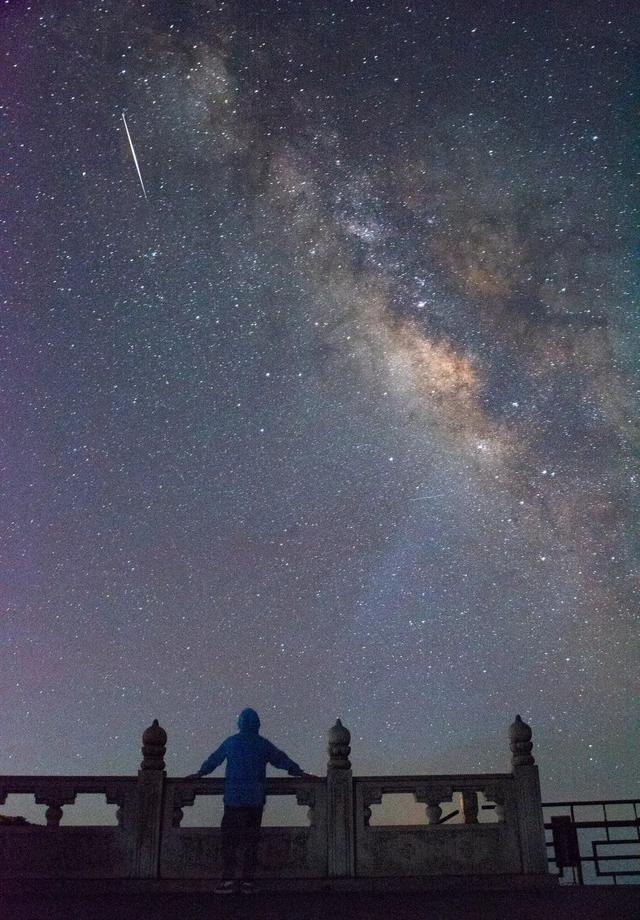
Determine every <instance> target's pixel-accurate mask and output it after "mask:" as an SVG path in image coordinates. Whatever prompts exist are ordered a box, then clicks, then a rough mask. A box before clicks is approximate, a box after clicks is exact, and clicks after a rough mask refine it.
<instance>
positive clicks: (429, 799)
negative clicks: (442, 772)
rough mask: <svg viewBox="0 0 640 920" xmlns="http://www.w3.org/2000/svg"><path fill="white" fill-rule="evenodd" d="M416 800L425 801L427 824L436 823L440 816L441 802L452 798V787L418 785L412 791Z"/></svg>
mask: <svg viewBox="0 0 640 920" xmlns="http://www.w3.org/2000/svg"><path fill="white" fill-rule="evenodd" d="M414 796H415V800H416V802H425V803H426V806H427V807H426V808H425V811H426V813H427V824H431V825H434V824H437V823H438V822H439V821H440V818H441V817H442V808H440V803H441V802H450V801H451V800H452V799H453V789H452V788H451V787H450V786H422V785H420V786H418V787H417V788H416V790H415V792H414Z"/></svg>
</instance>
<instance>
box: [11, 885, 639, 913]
mask: <svg viewBox="0 0 640 920" xmlns="http://www.w3.org/2000/svg"><path fill="white" fill-rule="evenodd" d="M22 886H23V890H22V892H20V891H19V890H16V889H15V888H13V889H12V891H11V892H9V893H8V892H7V891H6V889H5V891H4V894H3V895H0V917H2V920H71V918H72V920H245V918H246V920H327V918H331V920H638V918H640V886H626V887H624V886H619V887H614V886H594V887H585V888H553V889H550V890H549V889H547V890H537V891H536V890H533V891H531V890H529V891H526V890H520V891H490V890H487V891H480V890H474V891H469V890H467V891H464V890H460V891H452V890H450V891H444V890H442V889H441V890H432V891H413V892H411V891H405V892H401V891H399V890H395V891H394V890H379V891H375V892H374V891H371V890H368V891H367V890H360V891H357V890H351V891H341V892H336V891H326V892H321V891H316V892H309V891H307V892H301V891H288V892H285V891H273V890H264V891H262V892H261V893H259V894H255V895H250V896H242V895H230V896H220V895H218V896H216V895H214V894H212V893H211V892H199V893H193V892H192V893H177V892H163V893H158V892H154V893H151V892H148V893H130V894H118V893H116V892H114V891H107V890H104V891H103V892H98V891H94V893H93V894H91V893H89V891H87V890H85V891H84V893H82V894H73V893H68V894H66V895H64V894H63V893H62V892H61V891H60V890H58V891H57V892H52V893H48V894H47V893H45V892H44V891H43V890H42V889H41V890H40V891H39V892H38V893H37V894H35V893H34V891H33V888H32V886H31V885H30V883H29V880H27V879H25V880H23V882H22Z"/></svg>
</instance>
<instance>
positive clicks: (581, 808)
mask: <svg viewBox="0 0 640 920" xmlns="http://www.w3.org/2000/svg"><path fill="white" fill-rule="evenodd" d="M542 811H543V815H544V828H545V837H546V845H547V853H548V859H549V868H550V870H551V871H552V872H554V873H556V874H557V875H558V878H559V882H560V884H561V885H638V884H640V799H607V800H603V801H597V800H596V801H582V802H545V803H543V805H542Z"/></svg>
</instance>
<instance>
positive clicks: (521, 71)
mask: <svg viewBox="0 0 640 920" xmlns="http://www.w3.org/2000/svg"><path fill="white" fill-rule="evenodd" d="M631 6H632V5H631V4H625V3H622V2H620V3H616V2H598V3H596V2H591V0H581V2H580V3H578V2H567V0H554V2H548V3H543V2H529V3H527V2H516V3H513V2H506V0H503V2H501V0H488V2H486V3H482V4H478V3H471V2H462V0H460V2H455V0H453V2H446V3H445V2H441V0H415V2H402V0H375V2H373V0H372V2H369V3H367V2H364V0H351V2H349V0H333V2H316V0H272V2H270V3H258V2H251V0H235V2H234V0H230V2H223V0H218V2H216V0H184V2H176V0H156V2H154V0H147V2H137V0H136V2H133V0H103V2H96V0H82V2H80V0H57V2H56V3H55V4H52V3H49V4H45V3H36V2H32V3H27V2H17V0H16V2H13V0H5V3H4V4H3V9H2V12H1V14H0V15H1V17H2V27H1V29H0V49H1V55H2V60H3V74H4V76H3V93H2V106H1V109H0V116H1V118H0V124H1V125H2V149H1V150H0V172H1V174H2V179H3V192H2V203H1V205H0V207H1V211H2V215H1V217H2V225H1V250H2V272H1V276H0V286H1V291H0V298H1V301H2V307H1V311H0V333H1V335H0V384H1V411H2V427H1V441H2V446H1V468H2V474H1V485H0V488H1V490H2V494H1V498H0V519H1V526H0V533H1V537H0V539H1V545H2V579H1V587H0V597H1V599H2V618H1V621H0V638H1V642H2V667H1V669H0V685H1V689H2V701H3V706H2V711H1V714H0V726H1V730H0V736H1V737H2V745H1V747H0V772H3V773H10V774H13V773H18V774H20V773H47V774H49V773H82V774H87V773H89V774H90V773H97V774H105V773H125V774H131V773H135V771H136V770H137V767H138V764H139V760H140V753H139V748H140V735H141V733H142V730H143V729H144V728H145V727H146V726H147V725H149V724H150V722H151V720H152V719H153V718H155V717H157V718H159V719H160V722H161V724H162V725H163V726H164V727H165V728H166V729H167V731H168V733H169V747H168V753H167V767H168V770H169V772H170V774H172V775H182V774H186V773H189V772H192V771H193V770H195V769H197V768H198V767H199V765H200V763H201V762H202V760H203V759H204V757H205V756H206V755H207V754H208V753H209V752H210V751H211V750H212V749H213V748H214V747H215V746H216V745H217V743H218V741H219V740H220V739H221V738H222V737H224V736H225V735H227V734H229V733H230V732H231V731H232V730H233V727H234V723H235V717H236V714H237V712H238V711H239V710H240V709H241V708H243V707H244V706H247V705H252V706H254V707H255V708H256V709H258V711H259V712H260V714H261V716H262V723H263V731H264V733H265V734H266V735H267V736H268V737H270V738H271V739H272V740H273V741H274V742H276V743H277V744H278V745H279V746H280V747H283V748H284V749H285V750H286V751H287V753H289V754H290V755H291V756H292V757H293V758H294V759H296V760H298V761H299V762H300V763H301V764H302V765H303V767H304V768H305V769H307V770H312V771H314V772H324V765H325V763H326V753H325V744H326V742H325V733H326V730H327V729H328V728H329V726H330V725H331V724H332V723H333V722H334V721H335V718H336V717H337V716H340V717H341V718H342V720H343V721H344V723H345V724H346V725H347V726H348V727H349V728H350V729H351V732H352V760H353V764H354V770H355V771H356V772H357V773H361V774H368V773H369V774H370V773H385V772H388V773H411V772H421V773H431V772H433V773H437V772H448V771H465V770H468V771H474V770H505V769H508V765H509V750H508V743H507V740H506V731H507V728H508V725H509V724H510V722H511V721H512V720H513V717H514V716H515V714H516V713H517V712H519V713H520V714H521V715H522V717H523V718H524V719H525V721H527V722H529V723H530V724H531V725H532V728H533V731H534V737H533V740H534V745H535V746H534V753H535V754H536V755H537V761H538V763H539V765H540V768H541V779H542V788H543V797H545V798H546V799H547V800H549V799H552V798H556V797H565V798H574V799H575V798H580V797H589V796H594V797H595V796H603V797H607V796H608V797H623V796H630V795H638V794H640V787H639V786H638V776H637V744H638V737H637V729H638V724H637V703H638V690H639V688H640V684H639V681H638V589H639V573H640V566H639V562H640V559H639V555H640V540H639V539H638V520H639V511H640V508H639V505H640V501H639V485H640V479H639V477H640V470H639V468H638V447H639V442H640V438H639V431H638V412H637V395H638V392H639V390H638V388H639V380H640V374H639V366H638V355H639V353H640V349H639V344H640V343H639V323H638V319H639V317H638V289H639V284H638V280H639V277H638V276H639V273H638V263H637V257H638V237H637V225H638V209H637V204H638V198H637V176H638V144H637V126H636V124H635V123H634V120H635V118H636V116H637V106H638V94H639V92H640V82H639V77H638V69H637V68H638V47H639V29H638V21H637V20H635V19H634V17H633V14H632V12H631ZM123 113H124V114H125V117H126V123H127V126H128V128H129V131H130V134H131V140H132V143H133V146H134V149H135V152H136V154H137V159H138V165H139V169H140V177H141V178H142V181H143V183H144V190H143V187H142V183H141V181H140V179H139V176H138V173H137V170H136V164H135V162H134V159H133V157H132V152H131V146H130V144H129V141H128V138H127V135H126V131H125V124H124V120H123V117H122V116H123Z"/></svg>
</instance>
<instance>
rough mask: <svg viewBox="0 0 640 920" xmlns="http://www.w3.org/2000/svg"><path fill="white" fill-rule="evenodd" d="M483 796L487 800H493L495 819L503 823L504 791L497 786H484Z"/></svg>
mask: <svg viewBox="0 0 640 920" xmlns="http://www.w3.org/2000/svg"><path fill="white" fill-rule="evenodd" d="M482 791H483V792H484V795H485V798H486V799H487V800H488V801H489V802H495V806H496V807H495V808H494V810H493V813H494V814H495V816H496V820H497V821H498V822H500V823H504V793H503V791H502V790H501V789H500V787H499V786H486V787H485V788H484V789H483V790H482Z"/></svg>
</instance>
